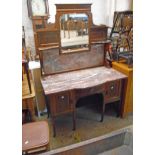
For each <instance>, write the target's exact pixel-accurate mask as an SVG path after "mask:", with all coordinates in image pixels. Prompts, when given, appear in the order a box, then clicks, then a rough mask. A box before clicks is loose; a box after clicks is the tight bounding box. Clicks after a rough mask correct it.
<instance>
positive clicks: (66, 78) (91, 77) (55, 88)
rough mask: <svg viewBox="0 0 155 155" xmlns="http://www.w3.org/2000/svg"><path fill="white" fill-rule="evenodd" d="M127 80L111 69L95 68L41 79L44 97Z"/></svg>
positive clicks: (121, 74) (124, 76)
mask: <svg viewBox="0 0 155 155" xmlns="http://www.w3.org/2000/svg"><path fill="white" fill-rule="evenodd" d="M124 78H127V76H126V75H124V74H123V73H120V72H118V71H116V70H115V69H113V68H106V67H104V66H102V67H96V68H89V69H83V70H78V71H71V72H66V73H60V74H55V75H49V76H46V77H42V78H41V83H42V86H43V89H44V93H45V95H49V94H53V93H58V92H63V91H68V90H74V89H85V88H89V87H94V86H97V85H100V84H104V83H106V82H108V81H114V80H118V79H124Z"/></svg>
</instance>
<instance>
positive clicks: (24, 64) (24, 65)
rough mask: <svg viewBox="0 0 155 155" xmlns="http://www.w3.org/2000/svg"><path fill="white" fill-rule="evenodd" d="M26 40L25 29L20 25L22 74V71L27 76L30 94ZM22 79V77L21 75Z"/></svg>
mask: <svg viewBox="0 0 155 155" xmlns="http://www.w3.org/2000/svg"><path fill="white" fill-rule="evenodd" d="M26 54H27V53H26V42H25V30H24V26H22V69H23V70H22V74H23V73H24V72H26V76H27V81H28V86H29V91H30V94H31V92H32V90H31V83H30V76H29V70H28V69H29V67H28V59H27V56H26ZM22 79H23V75H22Z"/></svg>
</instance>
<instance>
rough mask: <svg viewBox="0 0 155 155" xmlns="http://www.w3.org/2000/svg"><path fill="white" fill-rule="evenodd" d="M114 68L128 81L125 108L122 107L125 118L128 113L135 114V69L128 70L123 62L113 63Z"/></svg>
mask: <svg viewBox="0 0 155 155" xmlns="http://www.w3.org/2000/svg"><path fill="white" fill-rule="evenodd" d="M112 67H113V68H114V69H116V70H118V71H120V72H122V73H123V74H125V75H126V76H127V77H128V79H127V86H126V90H124V93H125V94H126V95H125V98H124V106H123V107H122V108H123V109H122V117H125V116H126V115H127V114H128V113H130V112H133V68H128V66H127V64H125V63H123V62H112Z"/></svg>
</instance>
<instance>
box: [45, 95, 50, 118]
mask: <svg viewBox="0 0 155 155" xmlns="http://www.w3.org/2000/svg"><path fill="white" fill-rule="evenodd" d="M44 97H45V104H46V108H47V118H49V114H50V110H49V109H50V108H49V102H48V96H46V95H45V94H44Z"/></svg>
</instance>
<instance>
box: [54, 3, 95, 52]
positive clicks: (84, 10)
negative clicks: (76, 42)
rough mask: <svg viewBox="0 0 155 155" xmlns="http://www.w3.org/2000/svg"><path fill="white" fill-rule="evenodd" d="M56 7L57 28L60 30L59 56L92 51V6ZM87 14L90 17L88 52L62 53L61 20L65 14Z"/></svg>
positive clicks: (60, 5)
mask: <svg viewBox="0 0 155 155" xmlns="http://www.w3.org/2000/svg"><path fill="white" fill-rule="evenodd" d="M55 5H56V28H57V29H58V30H59V54H71V53H75V52H84V51H90V47H91V45H90V44H91V41H90V28H91V25H92V13H91V4H55ZM73 13H76V14H86V15H87V16H88V35H89V40H88V50H83V51H74V52H66V53H62V51H61V36H60V18H61V16H62V15H64V14H73Z"/></svg>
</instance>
